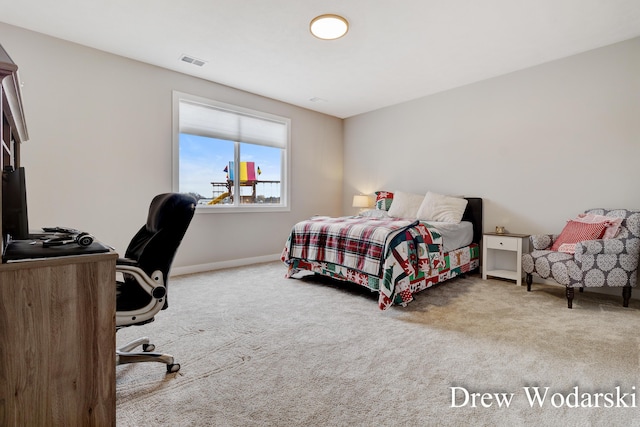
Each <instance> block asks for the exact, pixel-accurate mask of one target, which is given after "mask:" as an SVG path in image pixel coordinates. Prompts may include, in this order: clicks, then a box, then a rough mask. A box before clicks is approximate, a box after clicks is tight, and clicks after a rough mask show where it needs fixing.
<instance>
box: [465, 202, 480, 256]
mask: <svg viewBox="0 0 640 427" xmlns="http://www.w3.org/2000/svg"><path fill="white" fill-rule="evenodd" d="M465 199H467V201H468V202H469V203H467V208H466V209H465V211H464V215H462V220H463V221H470V222H472V223H473V242H474V243H478V244H480V239H482V232H483V231H482V230H483V229H482V199H481V198H479V197H465Z"/></svg>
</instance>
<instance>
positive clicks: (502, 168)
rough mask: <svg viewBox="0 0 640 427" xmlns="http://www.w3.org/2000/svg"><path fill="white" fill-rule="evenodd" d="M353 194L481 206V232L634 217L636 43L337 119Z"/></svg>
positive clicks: (639, 202) (638, 154)
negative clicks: (447, 199) (452, 199)
mask: <svg viewBox="0 0 640 427" xmlns="http://www.w3.org/2000/svg"><path fill="white" fill-rule="evenodd" d="M344 144H345V152H344V164H345V171H344V188H343V208H344V211H346V210H348V209H349V206H350V204H351V197H352V195H353V194H354V193H357V192H365V193H372V192H373V191H375V190H380V189H384V190H405V191H411V192H418V193H423V192H426V191H427V190H431V191H436V192H441V193H446V194H456V195H467V196H478V197H482V198H483V199H484V229H485V231H490V230H493V229H494V227H495V226H496V225H504V226H506V228H507V229H508V230H509V231H512V232H516V233H527V234H534V233H540V232H559V231H560V230H561V229H562V227H563V226H564V222H565V220H566V219H568V218H570V217H573V216H575V215H576V214H577V213H579V212H582V211H583V210H585V209H588V208H593V207H627V208H638V209H640V189H639V182H640V169H639V167H638V166H639V161H638V160H639V159H640V38H636V39H632V40H628V41H625V42H622V43H618V44H615V45H612V46H609V47H604V48H601V49H596V50H593V51H589V52H586V53H583V54H579V55H575V56H572V57H569V58H565V59H562V60H558V61H554V62H550V63H547V64H543V65H540V66H537V67H533V68H529V69H526V70H522V71H518V72H514V73H511V74H508V75H505V76H501V77H497V78H494V79H490V80H486V81H482V82H479V83H475V84H471V85H468V86H465V87H461V88H458V89H454V90H450V91H447V92H443V93H439V94H436V95H432V96H429V97H425V98H421V99H417V100H415V101H412V102H407V103H403V104H400V105H396V106H392V107H389V108H384V109H381V110H378V111H374V112H371V113H367V114H362V115H359V116H355V117H352V118H349V119H346V121H345V135H344Z"/></svg>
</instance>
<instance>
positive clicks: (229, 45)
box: [0, 0, 640, 118]
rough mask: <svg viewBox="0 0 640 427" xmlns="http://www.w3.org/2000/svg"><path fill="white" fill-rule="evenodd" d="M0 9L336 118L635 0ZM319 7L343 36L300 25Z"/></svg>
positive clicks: (559, 36)
mask: <svg viewBox="0 0 640 427" xmlns="http://www.w3.org/2000/svg"><path fill="white" fill-rule="evenodd" d="M0 11H2V12H1V13H0V21H2V22H5V23H8V24H12V25H16V26H19V27H23V28H27V29H30V30H34V31H37V32H41V33H44V34H48V35H51V36H54V37H58V38H61V39H65V40H69V41H72V42H75V43H79V44H82V45H86V46H90V47H94V48H96V49H100V50H103V51H107V52H111V53H115V54H117V55H121V56H125V57H128V58H132V59H136V60H139V61H143V62H146V63H149V64H154V65H157V66H160V67H164V68H168V69H171V70H175V71H179V72H182V73H185V74H190V75H193V76H197V77H200V78H203V79H207V80H211V81H214V82H217V83H221V84H224V85H228V86H231V87H235V88H238V89H242V90H246V91H249V92H253V93H256V94H259V95H263V96H266V97H269V98H274V99H277V100H281V101H284V102H288V103H291V104H294V105H298V106H301V107H304V108H308V109H311V110H315V111H319V112H322V113H326V114H330V115H332V116H336V117H340V118H346V117H350V116H354V115H357V114H361V113H365V112H368V111H372V110H376V109H379V108H382V107H386V106H389V105H393V104H397V103H400V102H404V101H408V100H411V99H415V98H419V97H423V96H426V95H430V94H434V93H437V92H441V91H445V90H448V89H452V88H455V87H459V86H462V85H466V84H469V83H473V82H476V81H480V80H484V79H487V78H491V77H495V76H499V75H502V74H506V73H509V72H513V71H516V70H520V69H523V68H527V67H531V66H534V65H538V64H541V63H544V62H548V61H552V60H555V59H558V58H562V57H566V56H569V55H573V54H576V53H580V52H584V51H587V50H590V49H594V48H598V47H601V46H606V45H609V44H612V43H616V42H619V41H622V40H627V39H630V38H633V37H637V36H640V1H638V0H483V1H478V0H375V1H372V0H322V1H321V0H183V1H175V0H135V1H131V0H56V1H49V0H20V1H19V2H18V1H15V0H0ZM325 13H336V14H340V15H342V16H344V17H345V18H346V19H347V20H348V21H349V22H350V29H349V32H348V33H347V35H346V36H345V37H343V38H341V39H338V40H333V41H323V40H319V39H317V38H315V37H313V36H311V34H310V33H309V23H310V21H311V20H312V19H313V18H314V17H315V16H317V15H320V14H325ZM183 54H186V55H189V56H191V57H194V58H196V59H200V60H203V61H205V62H206V63H205V65H204V66H202V67H197V66H195V65H193V64H188V63H186V62H183V61H181V60H180V58H181V56H182V55H183Z"/></svg>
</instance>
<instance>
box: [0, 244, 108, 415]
mask: <svg viewBox="0 0 640 427" xmlns="http://www.w3.org/2000/svg"><path fill="white" fill-rule="evenodd" d="M116 259H117V254H116V253H113V252H110V253H104V254H97V255H83V256H72V257H59V258H48V259H43V260H37V261H24V262H16V263H8V264H0V425H3V426H45V425H46V426H114V425H115V413H116V402H115V347H116V344H115V311H116V310H115V304H116V297H115V280H116V279H115V264H116Z"/></svg>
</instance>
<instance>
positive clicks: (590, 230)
mask: <svg viewBox="0 0 640 427" xmlns="http://www.w3.org/2000/svg"><path fill="white" fill-rule="evenodd" d="M606 228H607V226H606V225H605V223H604V222H594V223H585V222H578V221H573V220H569V221H567V225H565V226H564V229H563V230H562V232H561V233H560V235H559V236H558V238H557V239H556V241H555V242H553V246H551V250H552V251H557V250H558V248H560V245H562V244H565V243H578V242H582V241H583V240H594V239H600V238H602V235H603V234H604V231H605V229H606Z"/></svg>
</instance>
